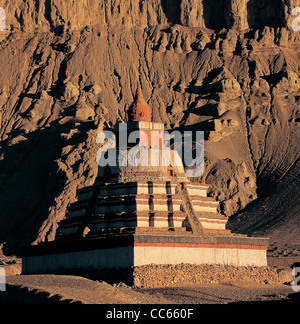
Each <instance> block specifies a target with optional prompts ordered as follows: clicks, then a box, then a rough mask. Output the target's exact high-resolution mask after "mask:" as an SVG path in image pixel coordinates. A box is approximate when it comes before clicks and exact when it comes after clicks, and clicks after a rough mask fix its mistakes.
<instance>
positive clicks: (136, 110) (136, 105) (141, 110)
mask: <svg viewBox="0 0 300 324" xmlns="http://www.w3.org/2000/svg"><path fill="white" fill-rule="evenodd" d="M128 117H129V121H130V122H133V121H146V122H151V109H150V107H149V106H148V104H147V103H146V101H145V99H144V97H143V93H142V89H141V86H140V84H139V85H138V88H137V91H136V96H135V100H134V102H133V104H132V106H131V107H130V109H129V111H128Z"/></svg>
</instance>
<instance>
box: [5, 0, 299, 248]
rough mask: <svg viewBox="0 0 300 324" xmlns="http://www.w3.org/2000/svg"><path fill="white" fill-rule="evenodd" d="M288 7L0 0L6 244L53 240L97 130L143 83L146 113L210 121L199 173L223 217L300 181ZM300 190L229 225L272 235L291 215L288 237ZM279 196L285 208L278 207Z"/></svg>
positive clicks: (294, 48) (254, 0)
mask: <svg viewBox="0 0 300 324" xmlns="http://www.w3.org/2000/svg"><path fill="white" fill-rule="evenodd" d="M297 6H298V7H299V6H300V1H299V0H298V1H296V0H276V1H274V0H272V1H271V0H264V1H262V0H249V1H246V0H242V1H241V0H239V1H237V0H227V1H225V0H224V1H220V0H218V1H212V0H190V1H187V0H182V1H179V0H171V1H165V0H149V1H142V0H140V1H138V0H124V1H123V0H122V1H121V0H119V1H117V0H116V1H104V0H98V1H96V0H94V1H93V0H77V1H75V2H74V3H72V2H68V1H59V0H52V1H51V0H49V1H48V0H46V1H33V0H28V1H21V0H17V1H14V2H12V1H0V7H3V8H4V9H5V11H6V27H7V31H5V32H0V37H1V43H0V68H1V71H2V73H1V79H0V124H1V128H0V205H1V212H0V224H1V225H0V243H1V242H6V245H5V248H4V250H6V252H7V253H10V252H16V251H17V249H18V247H19V246H20V245H23V244H30V243H32V242H39V241H42V240H51V239H53V238H54V235H55V231H56V227H57V222H58V221H60V220H61V219H63V218H64V216H65V211H66V208H67V206H68V204H69V203H71V202H73V201H74V200H75V199H76V189H77V188H81V187H83V186H87V185H91V184H93V182H94V180H95V177H96V175H97V164H96V162H95V156H96V152H97V150H98V149H99V145H98V144H97V143H96V136H97V134H98V132H99V131H100V130H102V129H103V127H110V126H112V125H113V124H114V123H116V122H117V121H126V120H127V110H128V108H129V107H130V105H131V104H132V102H133V99H134V95H135V91H136V86H137V83H138V81H139V82H140V83H141V86H142V88H143V93H144V96H145V99H146V101H147V102H148V105H149V106H150V108H151V109H152V116H153V121H157V122H163V123H165V124H166V126H167V128H168V127H169V128H170V129H177V128H179V129H181V130H203V131H205V134H206V147H205V149H206V168H205V174H204V175H203V178H202V179H199V181H204V182H207V183H208V184H211V185H212V192H211V194H212V195H213V196H214V197H215V198H217V199H218V200H220V201H221V202H222V204H221V208H222V212H223V213H225V214H226V215H227V216H231V215H234V214H236V213H237V212H240V211H243V210H244V209H245V208H246V207H249V204H250V205H251V203H252V206H256V205H255V204H256V203H255V202H256V201H257V199H258V198H259V200H258V201H259V203H260V205H259V206H260V207H259V208H261V206H262V205H264V202H265V199H268V200H267V201H271V202H272V201H273V200H272V199H273V198H272V197H273V192H272V190H270V188H271V189H272V188H277V187H276V186H277V184H278V181H287V182H288V179H290V181H295V184H296V185H297V184H298V181H297V180H295V179H299V175H298V169H299V168H297V165H298V164H297V163H298V161H299V106H300V99H299V98H300V91H299V88H300V78H299V69H300V57H299V49H300V34H299V33H300V32H295V31H293V30H292V28H291V26H292V23H293V20H294V19H295V16H292V15H291V13H292V10H293V8H294V7H297ZM278 194H280V193H276V196H278ZM297 195H298V191H297V190H295V191H294V193H293V195H291V194H286V196H285V199H284V203H283V202H281V203H279V202H278V203H277V205H276V206H277V208H275V210H274V203H273V204H272V203H271V206H270V207H268V203H266V204H265V206H267V207H266V208H267V210H264V211H263V212H262V211H261V210H260V212H259V213H256V212H255V210H254V211H253V212H252V213H250V214H248V215H247V217H243V216H241V217H235V218H234V220H233V223H232V224H233V225H232V226H234V227H235V230H236V229H239V228H241V229H243V230H244V231H247V230H249V228H251V232H255V231H257V230H259V231H260V232H262V233H264V234H268V235H270V234H272V233H273V232H274V231H272V228H273V227H274V226H275V225H276V231H277V232H276V231H275V232H276V233H280V230H279V229H280V228H281V224H284V223H285V222H286V220H287V218H286V217H288V219H289V222H291V224H292V223H293V224H298V225H297V226H298V227H297V226H296V227H295V226H294V228H295V235H294V234H293V235H292V236H291V237H290V238H289V240H290V241H292V240H294V241H295V240H296V239H295V237H296V238H297V229H298V230H299V220H297V219H298V218H297V217H298V216H297V215H299V212H298V206H297V204H295V203H294V202H295V201H296V202H297V201H298V200H299V197H298V198H297ZM286 203H287V204H288V208H289V214H288V215H285V214H284V213H282V211H280V210H281V209H280V208H282V209H283V210H286V208H287V206H286ZM268 208H269V209H268ZM272 208H273V209H272ZM283 215H285V216H286V217H285V216H284V217H283ZM265 220H268V221H267V224H266V221H265ZM262 225H263V226H262ZM298 233H299V232H298ZM278 235H280V234H278ZM275 240H276V238H274V241H275Z"/></svg>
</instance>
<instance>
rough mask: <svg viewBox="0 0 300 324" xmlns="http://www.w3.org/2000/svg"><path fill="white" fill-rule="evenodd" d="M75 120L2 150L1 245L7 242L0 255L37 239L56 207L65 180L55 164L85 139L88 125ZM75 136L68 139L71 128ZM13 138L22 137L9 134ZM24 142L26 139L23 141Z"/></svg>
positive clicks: (89, 126) (53, 126) (57, 125)
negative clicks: (66, 152)
mask: <svg viewBox="0 0 300 324" xmlns="http://www.w3.org/2000/svg"><path fill="white" fill-rule="evenodd" d="M75 122H78V120H77V121H75V120H72V121H70V122H68V123H66V124H63V125H61V124H59V123H57V122H55V123H53V124H52V125H51V127H49V128H44V129H42V130H37V131H35V132H32V133H30V134H22V136H23V138H24V140H22V139H21V140H19V141H18V142H17V143H15V144H14V145H11V146H8V145H4V144H5V143H3V142H2V143H0V145H1V146H3V147H4V148H3V149H2V152H3V153H4V159H2V160H0V206H1V213H0V242H6V244H5V246H4V249H3V252H4V253H5V254H6V255H11V254H17V253H18V248H19V247H20V246H23V245H30V244H31V243H32V242H33V241H34V240H36V238H37V235H38V231H39V230H40V228H41V225H42V224H43V222H44V221H45V220H46V219H47V218H48V216H49V206H53V205H55V198H56V197H58V196H59V195H60V194H61V193H62V191H63V189H64V187H65V185H66V182H67V181H68V178H67V176H66V174H65V173H64V172H63V171H61V170H59V167H58V164H57V163H56V161H57V160H59V159H60V158H61V156H62V150H63V148H64V147H67V146H74V145H75V146H76V145H77V144H79V143H82V142H84V141H85V140H86V138H87V130H88V129H91V122H82V123H81V124H80V125H79V126H75ZM75 128H76V129H77V131H78V133H76V134H74V135H73V136H72V137H71V138H70V139H64V138H63V137H62V134H69V133H70V131H71V130H72V129H75ZM10 135H11V136H10V138H16V137H17V136H18V135H21V134H16V133H14V134H10ZM25 139H26V140H25Z"/></svg>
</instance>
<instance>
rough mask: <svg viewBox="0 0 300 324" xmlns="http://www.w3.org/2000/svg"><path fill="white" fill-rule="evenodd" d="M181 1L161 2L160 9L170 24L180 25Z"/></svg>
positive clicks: (164, 0)
mask: <svg viewBox="0 0 300 324" xmlns="http://www.w3.org/2000/svg"><path fill="white" fill-rule="evenodd" d="M181 2H182V0H161V5H162V9H163V11H164V14H165V15H166V17H167V19H168V22H169V23H170V24H173V25H175V24H180V7H181Z"/></svg>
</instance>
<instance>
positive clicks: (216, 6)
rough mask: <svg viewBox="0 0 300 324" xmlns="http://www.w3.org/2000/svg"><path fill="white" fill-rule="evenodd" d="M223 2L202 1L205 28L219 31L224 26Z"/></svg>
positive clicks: (214, 0)
mask: <svg viewBox="0 0 300 324" xmlns="http://www.w3.org/2000/svg"><path fill="white" fill-rule="evenodd" d="M224 10H225V0H203V18H204V23H205V27H206V28H209V29H219V28H224V27H226V24H225V14H224Z"/></svg>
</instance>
